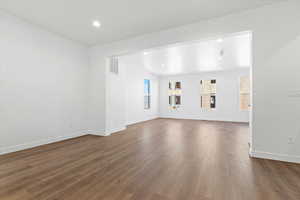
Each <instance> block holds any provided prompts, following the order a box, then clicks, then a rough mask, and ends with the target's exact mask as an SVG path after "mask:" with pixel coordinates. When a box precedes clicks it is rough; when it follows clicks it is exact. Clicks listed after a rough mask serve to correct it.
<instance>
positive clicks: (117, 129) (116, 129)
mask: <svg viewBox="0 0 300 200" xmlns="http://www.w3.org/2000/svg"><path fill="white" fill-rule="evenodd" d="M124 130H126V127H124V126H122V127H117V128H112V129H109V130H106V131H105V134H104V135H103V136H109V135H111V134H113V133H117V132H120V131H124Z"/></svg>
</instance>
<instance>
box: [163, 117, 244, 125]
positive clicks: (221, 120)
mask: <svg viewBox="0 0 300 200" xmlns="http://www.w3.org/2000/svg"><path fill="white" fill-rule="evenodd" d="M159 118H166V119H187V120H200V121H201V120H202V121H218V122H238V123H249V120H232V119H209V118H196V117H187V116H184V117H175V116H171V115H164V116H160V117H159Z"/></svg>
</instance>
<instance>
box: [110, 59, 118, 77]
mask: <svg viewBox="0 0 300 200" xmlns="http://www.w3.org/2000/svg"><path fill="white" fill-rule="evenodd" d="M109 71H110V72H111V73H114V74H119V60H118V58H117V57H114V56H113V57H111V58H110V67H109Z"/></svg>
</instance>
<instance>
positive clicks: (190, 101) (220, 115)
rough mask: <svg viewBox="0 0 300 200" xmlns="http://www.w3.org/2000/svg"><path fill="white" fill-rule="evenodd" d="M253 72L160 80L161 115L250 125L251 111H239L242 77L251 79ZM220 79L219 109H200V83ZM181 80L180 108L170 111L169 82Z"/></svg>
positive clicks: (234, 71) (199, 75)
mask: <svg viewBox="0 0 300 200" xmlns="http://www.w3.org/2000/svg"><path fill="white" fill-rule="evenodd" d="M249 72H250V69H248V70H247V69H243V70H242V69H239V70H237V69H236V70H228V71H219V72H207V73H200V74H198V75H181V76H169V77H163V79H161V81H160V83H161V84H160V116H161V117H165V118H178V119H199V120H216V121H233V122H249V111H240V107H239V78H240V77H241V76H247V75H248V76H249ZM211 79H216V80H217V99H216V109H215V110H211V111H207V110H203V109H201V108H200V80H211ZM169 81H181V87H182V95H181V106H180V107H179V108H178V109H176V110H174V109H170V108H169V99H168V88H169V87H168V86H169V85H168V83H169Z"/></svg>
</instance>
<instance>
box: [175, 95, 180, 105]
mask: <svg viewBox="0 0 300 200" xmlns="http://www.w3.org/2000/svg"><path fill="white" fill-rule="evenodd" d="M175 104H176V105H181V96H175Z"/></svg>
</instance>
